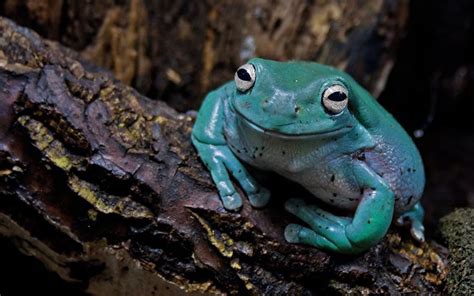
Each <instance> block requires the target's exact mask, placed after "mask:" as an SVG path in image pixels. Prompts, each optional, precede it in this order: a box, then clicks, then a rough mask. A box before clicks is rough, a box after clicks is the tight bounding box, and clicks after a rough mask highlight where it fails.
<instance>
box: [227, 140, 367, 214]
mask: <svg viewBox="0 0 474 296" xmlns="http://www.w3.org/2000/svg"><path fill="white" fill-rule="evenodd" d="M277 141H278V139H272V138H267V139H266V138H264V137H261V138H258V139H255V140H253V141H249V139H248V137H247V138H246V139H245V140H244V141H242V139H239V140H237V139H235V140H232V139H230V138H228V143H229V146H230V148H231V149H232V150H233V151H234V153H235V155H236V156H237V157H238V158H240V159H241V160H242V161H243V162H245V163H248V164H250V165H251V166H254V167H257V168H259V169H262V170H269V171H273V172H276V173H277V174H279V175H281V176H283V177H285V178H287V179H289V180H292V181H294V182H295V183H298V184H300V185H302V186H303V187H304V188H305V189H306V190H308V191H309V192H310V193H311V194H313V195H314V196H315V198H317V199H318V200H321V201H323V202H326V203H328V204H330V205H332V206H335V207H338V208H341V209H346V210H355V209H356V208H357V205H358V204H359V200H360V198H361V189H360V187H359V186H358V183H357V180H356V178H355V176H354V175H353V173H352V172H353V170H352V166H353V165H354V163H353V161H354V160H353V159H352V156H351V155H344V154H339V155H338V156H337V157H334V158H332V156H331V155H332V153H331V152H332V151H333V150H334V147H331V146H330V145H325V146H322V148H320V149H319V150H315V149H314V147H317V146H316V145H314V144H313V145H312V144H309V145H311V146H310V147H305V144H304V143H294V144H292V143H290V142H282V143H280V142H279V143H277ZM329 158H331V159H329ZM292 197H297V196H289V197H288V198H292Z"/></svg>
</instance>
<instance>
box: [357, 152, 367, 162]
mask: <svg viewBox="0 0 474 296" xmlns="http://www.w3.org/2000/svg"><path fill="white" fill-rule="evenodd" d="M357 159H358V160H361V161H365V153H360V154H359V155H357Z"/></svg>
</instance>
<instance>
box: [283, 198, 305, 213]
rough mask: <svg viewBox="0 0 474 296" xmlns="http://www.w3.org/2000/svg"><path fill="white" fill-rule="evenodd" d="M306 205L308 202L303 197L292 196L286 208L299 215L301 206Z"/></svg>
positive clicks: (286, 203)
mask: <svg viewBox="0 0 474 296" xmlns="http://www.w3.org/2000/svg"><path fill="white" fill-rule="evenodd" d="M305 205H306V203H305V202H304V200H302V199H301V198H290V199H289V200H287V201H286V202H285V209H286V210H287V211H288V212H290V213H292V214H293V215H298V212H299V210H300V208H301V207H303V206H305Z"/></svg>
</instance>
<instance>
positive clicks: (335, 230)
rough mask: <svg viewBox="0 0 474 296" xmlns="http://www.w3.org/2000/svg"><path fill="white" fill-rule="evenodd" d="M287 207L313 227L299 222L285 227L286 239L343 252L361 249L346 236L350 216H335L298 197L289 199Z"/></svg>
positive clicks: (291, 241)
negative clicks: (307, 226)
mask: <svg viewBox="0 0 474 296" xmlns="http://www.w3.org/2000/svg"><path fill="white" fill-rule="evenodd" d="M285 209H286V210H287V211H288V212H290V213H292V214H293V215H295V216H297V217H298V218H300V219H301V220H303V221H304V222H306V223H307V224H308V225H309V226H310V227H311V229H309V228H306V227H303V226H301V225H297V224H290V225H288V226H287V227H286V228H285V239H286V240H287V241H288V242H290V243H302V244H307V245H311V246H314V247H317V248H321V249H325V250H330V251H336V252H343V253H354V252H358V251H360V250H359V248H358V247H357V246H354V245H353V244H352V243H351V242H350V241H349V239H348V238H347V236H346V226H347V225H349V224H350V223H351V219H350V218H348V217H338V216H335V215H333V214H331V213H329V212H327V211H324V210H322V209H320V208H318V207H317V206H314V205H307V204H305V202H304V201H303V200H302V199H296V198H294V199H290V200H288V201H287V202H286V203H285Z"/></svg>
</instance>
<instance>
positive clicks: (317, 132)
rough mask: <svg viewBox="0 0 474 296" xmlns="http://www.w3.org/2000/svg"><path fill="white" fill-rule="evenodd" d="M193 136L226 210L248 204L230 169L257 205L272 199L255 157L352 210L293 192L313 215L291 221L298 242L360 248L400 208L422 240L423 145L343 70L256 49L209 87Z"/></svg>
mask: <svg viewBox="0 0 474 296" xmlns="http://www.w3.org/2000/svg"><path fill="white" fill-rule="evenodd" d="M192 141H193V144H194V146H195V147H196V149H197V151H198V153H199V156H200V158H201V159H202V161H203V162H204V164H205V165H206V167H207V168H208V169H209V171H210V173H211V176H212V179H213V181H214V183H215V184H216V187H217V189H218V191H219V195H220V197H221V200H222V202H223V205H224V207H225V208H226V209H228V210H237V209H239V208H240V207H241V206H242V200H241V197H240V196H239V194H238V193H237V192H236V190H235V187H234V185H233V183H232V181H231V179H230V175H229V174H231V175H232V176H233V177H234V178H235V179H236V180H237V181H238V183H239V184H240V186H241V187H242V189H243V190H244V191H245V193H246V194H247V196H248V198H249V201H250V203H251V205H252V206H254V207H257V208H258V207H263V206H265V205H266V204H267V203H268V202H269V199H270V192H269V191H268V190H267V189H266V188H264V187H262V186H260V185H259V184H258V183H257V182H256V180H255V179H254V178H253V177H252V176H251V175H250V174H249V172H248V171H247V170H246V169H245V167H244V166H243V165H242V163H247V164H249V165H251V166H254V167H257V168H259V169H262V170H266V171H273V172H276V173H277V174H279V175H281V176H283V177H285V178H288V179H290V180H292V181H294V182H297V183H299V184H300V185H302V186H303V187H304V188H305V189H306V190H308V191H309V192H310V193H311V194H312V195H313V196H314V198H318V199H320V200H321V201H323V202H326V203H327V204H329V205H331V206H333V207H336V208H340V209H343V210H349V211H351V212H352V213H353V215H352V216H351V217H345V216H337V215H334V214H332V213H330V212H328V211H325V210H322V209H320V208H319V207H317V206H316V205H308V204H306V203H305V202H304V201H303V200H302V199H298V198H297V197H296V196H290V197H289V199H288V201H286V203H285V208H286V210H287V211H289V212H290V213H292V214H294V215H295V216H297V217H298V218H300V219H301V220H303V221H304V222H305V223H306V226H302V225H297V224H290V225H288V226H287V227H286V229H285V233H284V236H285V239H286V240H287V241H288V242H290V243H302V244H307V245H311V246H315V247H317V248H320V249H324V250H331V251H335V252H341V253H359V252H362V251H364V250H367V249H368V248H370V247H371V246H372V245H374V244H376V243H377V242H378V241H379V240H380V239H382V238H383V236H384V235H385V234H386V232H387V230H388V228H389V226H390V224H391V222H392V219H393V217H394V216H395V217H396V218H397V222H398V223H400V224H403V223H404V221H409V222H410V225H411V234H412V236H413V237H414V238H415V239H417V240H418V241H424V228H423V224H422V220H423V209H422V207H421V205H420V203H419V200H420V198H421V195H422V193H423V187H424V183H425V176H424V169H423V163H422V160H421V157H420V155H419V152H418V150H417V148H416V147H415V145H414V143H413V141H412V140H411V138H410V137H409V136H408V134H407V133H406V132H405V131H404V130H403V128H402V127H401V126H400V125H399V124H398V122H397V121H396V120H395V119H394V118H393V117H392V116H391V115H390V114H389V113H388V112H387V111H386V110H385V109H384V108H383V107H382V106H381V105H380V104H379V103H378V102H377V101H376V100H375V99H374V98H373V97H372V96H371V95H370V94H369V93H368V92H367V91H366V90H365V89H363V88H362V87H361V86H360V85H359V84H357V82H355V81H354V80H353V79H352V78H351V77H350V76H349V75H348V74H346V73H344V72H342V71H340V70H337V69H335V68H333V67H330V66H325V65H321V64H317V63H312V62H301V61H290V62H276V61H271V60H264V59H259V58H255V59H252V60H250V61H249V62H248V63H247V64H245V65H243V66H241V67H240V68H239V69H238V70H237V72H236V74H235V78H234V81H231V82H228V83H226V84H224V85H223V86H221V87H220V88H218V89H216V90H214V91H212V92H210V93H209V94H208V95H207V97H206V98H205V100H204V102H203V104H202V106H201V108H200V110H199V113H198V117H197V120H196V123H195V125H194V128H193V133H192Z"/></svg>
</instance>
